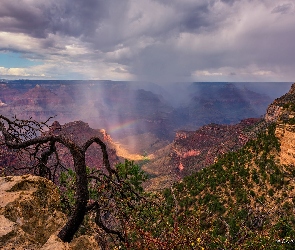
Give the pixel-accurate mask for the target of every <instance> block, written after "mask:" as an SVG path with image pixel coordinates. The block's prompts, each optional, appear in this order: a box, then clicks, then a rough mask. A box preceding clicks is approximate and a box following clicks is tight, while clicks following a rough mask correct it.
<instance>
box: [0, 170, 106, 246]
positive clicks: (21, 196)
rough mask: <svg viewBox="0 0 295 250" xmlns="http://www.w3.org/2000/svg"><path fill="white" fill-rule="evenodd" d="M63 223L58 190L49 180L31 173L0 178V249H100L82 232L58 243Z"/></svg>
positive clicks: (64, 217)
mask: <svg viewBox="0 0 295 250" xmlns="http://www.w3.org/2000/svg"><path fill="white" fill-rule="evenodd" d="M65 223H66V216H65V214H63V213H62V212H61V210H60V197H59V192H58V189H57V188H56V186H55V185H54V184H53V183H52V182H51V181H48V180H47V179H44V178H41V177H37V176H32V175H24V176H7V177H1V178H0V248H1V249H3V250H11V249H15V250H24V249H30V250H34V249H43V250H76V249H77V250H78V249H82V247H83V249H85V250H86V249H89V250H90V249H100V248H99V246H98V244H97V243H96V242H95V240H94V238H93V237H89V236H85V235H84V236H80V237H78V238H75V239H74V240H73V241H72V242H71V243H70V244H68V243H63V242H61V241H60V240H59V238H58V237H57V236H56V235H57V233H58V232H59V230H60V229H61V227H62V226H63V225H64V224H65Z"/></svg>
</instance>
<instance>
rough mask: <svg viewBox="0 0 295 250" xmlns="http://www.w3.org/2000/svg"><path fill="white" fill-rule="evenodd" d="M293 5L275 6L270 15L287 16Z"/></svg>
mask: <svg viewBox="0 0 295 250" xmlns="http://www.w3.org/2000/svg"><path fill="white" fill-rule="evenodd" d="M292 8H293V4H292V3H284V4H280V5H278V6H276V7H275V8H274V9H273V10H272V11H271V13H281V14H287V13H289V11H290V10H292Z"/></svg>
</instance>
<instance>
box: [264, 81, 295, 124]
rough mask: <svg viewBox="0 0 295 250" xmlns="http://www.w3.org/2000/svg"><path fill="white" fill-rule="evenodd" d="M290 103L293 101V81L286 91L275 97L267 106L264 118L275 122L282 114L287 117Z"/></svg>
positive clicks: (294, 100)
mask: <svg viewBox="0 0 295 250" xmlns="http://www.w3.org/2000/svg"><path fill="white" fill-rule="evenodd" d="M292 103H293V104H294V103H295V83H293V84H292V86H291V88H290V90H289V92H288V93H286V94H285V95H283V96H281V97H279V98H277V99H275V100H274V101H273V102H272V103H271V104H270V105H269V106H268V108H267V111H266V114H265V117H264V119H265V120H266V121H267V122H276V121H278V119H282V118H283V117H284V116H285V117H286V118H287V119H288V116H289V115H290V111H292V110H290V109H289V107H290V105H292ZM293 111H294V110H293Z"/></svg>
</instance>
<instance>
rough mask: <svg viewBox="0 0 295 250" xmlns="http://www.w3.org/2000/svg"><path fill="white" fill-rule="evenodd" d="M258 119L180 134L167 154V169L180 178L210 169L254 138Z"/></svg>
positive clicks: (215, 125) (180, 132)
mask: <svg viewBox="0 0 295 250" xmlns="http://www.w3.org/2000/svg"><path fill="white" fill-rule="evenodd" d="M260 122H261V119H254V118H251V119H245V120H243V121H241V122H240V123H238V124H236V125H218V124H209V125H206V126H203V127H201V128H200V129H198V130H196V131H179V132H177V133H176V137H175V140H174V142H173V144H172V148H171V149H172V150H171V152H170V158H171V160H170V165H171V166H174V168H175V167H176V168H177V170H178V172H179V173H180V174H181V175H182V176H183V175H188V174H191V173H192V172H195V171H197V170H200V169H202V168H203V167H205V166H208V165H211V164H213V163H214V161H215V160H216V159H217V157H218V156H219V155H222V154H225V153H227V152H229V151H235V150H237V149H239V148H241V147H242V146H243V145H245V143H246V142H247V141H248V140H249V139H252V138H254V137H255V129H256V127H255V126H256V125H258V124H259V123H260Z"/></svg>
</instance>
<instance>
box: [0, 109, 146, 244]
mask: <svg viewBox="0 0 295 250" xmlns="http://www.w3.org/2000/svg"><path fill="white" fill-rule="evenodd" d="M48 121H49V119H48V120H47V121H45V122H37V121H35V120H32V119H29V120H20V119H17V118H16V117H15V118H13V119H9V118H7V117H5V116H3V115H0V131H1V132H2V137H3V145H6V146H7V147H8V148H9V149H13V150H16V151H18V152H27V153H28V155H29V158H30V159H34V160H37V163H36V164H35V165H34V166H33V169H34V172H35V173H36V174H38V175H40V176H43V177H47V178H49V179H54V177H55V172H56V169H57V168H58V167H61V162H60V160H59V157H58V147H57V144H62V145H63V146H65V147H66V148H67V149H69V151H70V153H71V155H72V158H73V162H74V172H75V204H74V207H73V210H72V212H71V214H70V217H69V219H68V221H67V223H66V225H65V226H64V227H63V228H62V230H61V231H60V232H59V234H58V237H59V238H60V239H61V240H62V241H64V242H70V241H71V240H72V239H73V237H74V234H75V233H76V232H77V230H78V229H79V227H80V225H81V223H82V222H83V219H84V216H85V214H86V213H87V212H89V211H94V212H95V213H96V218H95V222H96V224H97V225H98V226H99V227H100V228H102V229H103V230H104V231H105V232H106V233H109V234H113V235H115V236H117V237H118V238H119V240H121V241H126V237H125V236H124V232H123V231H124V229H121V230H119V229H114V228H113V227H112V224H109V225H107V223H106V220H107V219H105V218H106V217H110V216H106V214H107V213H109V211H108V209H110V207H112V208H113V207H114V206H117V205H118V204H117V203H118V202H117V201H119V202H120V201H122V199H124V198H126V197H127V196H129V197H132V199H133V200H139V199H140V196H139V194H138V193H137V190H140V187H139V184H140V183H141V181H143V178H139V181H135V182H134V181H133V182H132V181H131V182H130V181H128V180H127V179H126V177H127V174H126V173H124V171H123V172H122V173H123V174H122V173H120V172H119V171H118V170H117V169H115V168H112V167H111V166H110V162H109V158H108V153H107V148H106V145H105V143H104V142H103V141H102V140H101V139H100V138H98V137H92V138H90V139H89V140H87V141H86V142H85V143H84V144H83V145H81V146H79V145H78V144H77V143H75V142H74V141H73V140H71V139H69V138H68V137H67V136H65V135H56V134H54V133H52V132H51V131H50V126H49V125H48ZM92 144H98V145H99V146H100V148H101V151H102V154H103V165H104V167H105V169H106V171H96V172H91V173H90V174H89V173H87V169H86V163H85V153H86V151H87V149H88V148H89V147H90V146H91V145H92ZM51 158H55V160H54V164H53V165H52V166H49V159H51ZM26 167H27V168H28V166H26ZM125 174H126V176H124V175H125ZM89 180H92V182H94V183H96V187H98V186H99V187H101V188H102V190H107V192H104V193H103V192H98V194H99V195H101V196H108V197H103V198H104V199H101V197H100V198H98V199H97V200H95V201H92V202H89V190H88V186H89ZM108 188H109V190H108ZM116 195H119V196H120V197H121V198H119V199H117V200H116V198H115V197H116ZM132 199H125V200H127V206H129V207H130V208H132V207H133V206H134V203H133V202H132ZM105 200H107V204H106V202H102V201H105ZM117 207H118V206H117ZM110 211H111V210H110ZM113 211H115V210H114V209H113ZM116 213H118V210H117V211H116ZM123 216H126V215H124V213H123ZM113 225H114V224H113Z"/></svg>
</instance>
